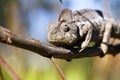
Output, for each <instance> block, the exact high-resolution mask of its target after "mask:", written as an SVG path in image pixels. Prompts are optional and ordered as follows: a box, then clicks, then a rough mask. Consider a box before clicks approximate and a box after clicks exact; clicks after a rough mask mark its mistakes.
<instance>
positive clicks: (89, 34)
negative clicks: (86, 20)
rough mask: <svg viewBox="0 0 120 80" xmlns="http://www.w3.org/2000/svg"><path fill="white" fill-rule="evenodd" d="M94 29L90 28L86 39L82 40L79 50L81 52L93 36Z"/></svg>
mask: <svg viewBox="0 0 120 80" xmlns="http://www.w3.org/2000/svg"><path fill="white" fill-rule="evenodd" d="M92 31H93V29H92V28H91V29H89V30H88V33H87V36H86V38H85V41H83V42H82V44H81V50H80V51H79V52H81V51H82V50H84V49H85V48H86V47H87V46H88V45H89V43H90V40H91V37H92Z"/></svg>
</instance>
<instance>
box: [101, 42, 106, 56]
mask: <svg viewBox="0 0 120 80" xmlns="http://www.w3.org/2000/svg"><path fill="white" fill-rule="evenodd" d="M101 49H102V51H103V53H104V54H106V53H107V51H108V45H107V44H106V43H102V44H101Z"/></svg>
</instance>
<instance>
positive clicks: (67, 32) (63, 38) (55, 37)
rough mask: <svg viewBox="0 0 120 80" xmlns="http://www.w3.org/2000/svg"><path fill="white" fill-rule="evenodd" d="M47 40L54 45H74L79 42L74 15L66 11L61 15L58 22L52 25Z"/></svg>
mask: <svg viewBox="0 0 120 80" xmlns="http://www.w3.org/2000/svg"><path fill="white" fill-rule="evenodd" d="M47 39H48V41H49V42H50V43H52V44H54V45H63V46H66V45H72V44H74V43H75V42H76V40H77V26H76V25H75V21H73V13H72V11H71V10H69V9H64V10H62V11H61V13H60V14H59V18H58V22H56V23H50V25H49V29H48V36H47Z"/></svg>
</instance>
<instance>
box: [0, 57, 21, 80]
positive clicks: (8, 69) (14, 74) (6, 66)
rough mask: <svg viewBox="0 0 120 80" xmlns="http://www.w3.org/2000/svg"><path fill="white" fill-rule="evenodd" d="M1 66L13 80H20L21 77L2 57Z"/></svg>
mask: <svg viewBox="0 0 120 80" xmlns="http://www.w3.org/2000/svg"><path fill="white" fill-rule="evenodd" d="M0 64H1V65H2V67H3V68H4V69H5V70H6V71H7V72H8V73H9V75H10V76H11V77H12V78H13V80H20V78H19V76H18V75H17V74H16V73H15V72H14V70H13V69H12V68H11V67H10V66H9V65H8V64H7V63H6V61H5V60H4V59H3V58H2V56H0Z"/></svg>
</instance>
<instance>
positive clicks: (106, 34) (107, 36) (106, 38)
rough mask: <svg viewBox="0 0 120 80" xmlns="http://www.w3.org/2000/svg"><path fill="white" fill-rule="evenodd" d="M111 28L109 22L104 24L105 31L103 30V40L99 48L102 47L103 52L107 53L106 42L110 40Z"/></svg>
mask: <svg viewBox="0 0 120 80" xmlns="http://www.w3.org/2000/svg"><path fill="white" fill-rule="evenodd" d="M111 29H112V25H111V23H107V24H106V26H105V32H104V35H103V40H102V43H101V49H102V51H103V53H104V54H105V53H107V50H108V43H109V40H110V35H111Z"/></svg>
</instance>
